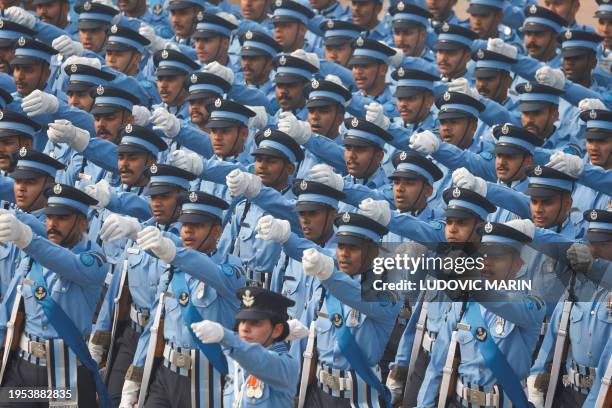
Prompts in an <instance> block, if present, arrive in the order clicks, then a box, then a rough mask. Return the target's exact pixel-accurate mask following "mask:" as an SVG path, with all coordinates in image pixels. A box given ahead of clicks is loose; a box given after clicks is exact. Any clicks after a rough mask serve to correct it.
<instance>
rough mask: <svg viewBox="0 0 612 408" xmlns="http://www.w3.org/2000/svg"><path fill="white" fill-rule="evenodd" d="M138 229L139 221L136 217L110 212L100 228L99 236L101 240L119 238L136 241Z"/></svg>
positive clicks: (139, 227)
mask: <svg viewBox="0 0 612 408" xmlns="http://www.w3.org/2000/svg"><path fill="white" fill-rule="evenodd" d="M140 229H141V226H140V222H138V220H137V219H136V218H134V217H128V216H123V215H119V214H111V215H109V216H108V217H107V218H106V220H104V224H103V225H102V228H100V238H101V239H102V241H115V240H117V239H121V238H128V239H131V240H132V241H136V239H137V238H138V233H139V232H140Z"/></svg>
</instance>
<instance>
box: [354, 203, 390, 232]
mask: <svg viewBox="0 0 612 408" xmlns="http://www.w3.org/2000/svg"><path fill="white" fill-rule="evenodd" d="M359 214H362V215H365V216H366V217H368V218H370V219H372V220H374V221H376V222H377V223H379V224H381V225H384V226H387V225H389V222H390V221H391V207H389V202H388V201H387V200H374V199H373V198H366V199H365V200H363V201H362V202H361V204H359Z"/></svg>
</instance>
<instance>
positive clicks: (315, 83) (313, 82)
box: [310, 79, 319, 89]
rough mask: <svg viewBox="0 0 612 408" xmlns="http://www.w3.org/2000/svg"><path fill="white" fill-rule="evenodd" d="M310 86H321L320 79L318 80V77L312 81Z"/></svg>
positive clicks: (315, 87) (314, 87)
mask: <svg viewBox="0 0 612 408" xmlns="http://www.w3.org/2000/svg"><path fill="white" fill-rule="evenodd" d="M310 86H312V89H317V88H318V87H319V81H317V80H316V79H313V80H312V82H311V83H310Z"/></svg>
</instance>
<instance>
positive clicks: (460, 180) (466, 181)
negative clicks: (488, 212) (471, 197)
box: [452, 167, 487, 197]
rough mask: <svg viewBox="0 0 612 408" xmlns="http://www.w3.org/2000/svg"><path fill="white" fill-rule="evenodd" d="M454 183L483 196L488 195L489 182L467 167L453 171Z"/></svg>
mask: <svg viewBox="0 0 612 408" xmlns="http://www.w3.org/2000/svg"><path fill="white" fill-rule="evenodd" d="M452 179H453V184H454V185H455V186H457V187H460V188H465V189H466V190H471V191H473V192H475V193H477V194H479V195H481V196H483V197H486V196H487V182H486V181H484V180H483V179H481V178H480V177H476V176H474V175H473V174H472V173H470V172H469V171H468V169H466V168H465V167H461V168H460V169H457V170H455V171H453V176H452Z"/></svg>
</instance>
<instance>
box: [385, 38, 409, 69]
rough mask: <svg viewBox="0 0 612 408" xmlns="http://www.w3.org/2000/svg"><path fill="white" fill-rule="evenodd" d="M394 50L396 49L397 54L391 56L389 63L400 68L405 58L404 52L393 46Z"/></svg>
mask: <svg viewBox="0 0 612 408" xmlns="http://www.w3.org/2000/svg"><path fill="white" fill-rule="evenodd" d="M381 42H382V41H381ZM393 50H394V51H395V54H393V55H392V56H390V57H389V59H388V61H389V65H392V66H393V67H395V68H399V67H400V66H401V65H402V61H403V60H404V52H403V51H402V50H400V49H399V48H393Z"/></svg>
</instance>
